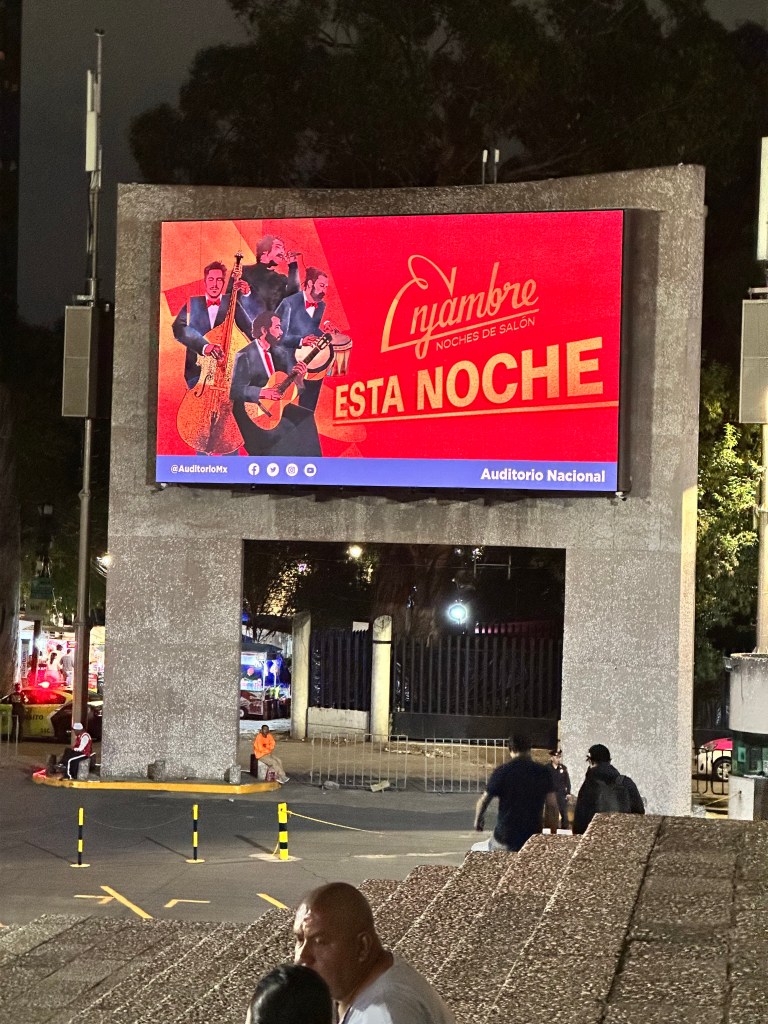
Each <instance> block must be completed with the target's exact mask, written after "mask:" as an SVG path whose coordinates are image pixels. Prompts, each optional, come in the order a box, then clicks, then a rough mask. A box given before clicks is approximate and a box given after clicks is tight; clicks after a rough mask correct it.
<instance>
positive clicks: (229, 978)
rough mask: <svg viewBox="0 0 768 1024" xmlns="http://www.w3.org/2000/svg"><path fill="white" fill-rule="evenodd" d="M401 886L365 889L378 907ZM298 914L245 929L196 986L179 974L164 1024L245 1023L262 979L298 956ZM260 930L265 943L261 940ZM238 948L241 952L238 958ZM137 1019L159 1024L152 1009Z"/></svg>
mask: <svg viewBox="0 0 768 1024" xmlns="http://www.w3.org/2000/svg"><path fill="white" fill-rule="evenodd" d="M398 884H399V883H398V882H396V881H393V880H390V879H378V878H377V879H367V880H366V881H365V882H363V883H362V885H361V886H360V888H361V890H363V891H364V892H365V893H366V896H367V898H368V900H369V902H370V903H371V906H372V908H374V909H375V908H377V907H378V906H379V905H380V904H381V903H382V902H383V901H384V900H386V899H387V897H388V896H389V895H391V893H392V892H393V891H394V890H395V889H396V888H397V886H398ZM268 915H269V921H270V924H273V925H274V927H271V928H270V929H269V931H265V924H264V923H263V922H266V920H267V918H268ZM293 918H294V912H293V911H292V910H276V911H275V912H274V913H273V912H272V911H267V913H266V914H264V915H262V917H260V918H259V919H258V920H257V921H256V922H254V924H253V925H249V926H247V929H245V928H244V929H241V935H240V936H239V937H238V938H236V939H235V941H234V942H233V943H232V944H231V949H228V950H226V951H222V953H221V955H220V956H219V957H218V958H217V961H216V962H213V963H211V964H205V965H204V966H203V968H202V969H201V971H200V972H199V976H198V977H197V978H196V979H195V983H194V985H193V986H192V987H189V986H187V984H186V982H185V980H184V978H183V976H181V975H176V976H175V978H174V981H173V982H172V983H171V985H170V987H169V988H168V995H167V998H166V999H165V1000H164V1005H166V1006H167V1007H168V1012H167V1013H166V1015H165V1016H164V1017H163V1018H162V1020H163V1024H171V1022H173V1024H176V1022H178V1024H210V1022H211V1021H214V1020H215V1021H216V1022H217V1024H218V1022H219V1021H229V1020H231V1021H232V1022H233V1024H242V1021H243V1020H244V1019H245V1007H247V1005H248V1000H249V998H250V996H251V994H252V992H253V989H254V986H255V984H256V982H257V981H258V979H259V978H260V977H261V976H262V975H264V974H266V973H267V971H270V970H272V969H273V968H274V967H277V966H278V965H279V964H282V963H285V962H286V961H291V960H293V947H294V938H293ZM259 933H260V934H261V938H262V941H261V942H258V941H256V939H257V937H258V935H259ZM237 949H240V950H241V955H240V959H239V960H237V962H235V961H236V956H235V953H236V950H237ZM219 963H222V964H225V965H226V964H228V969H227V970H222V969H219V968H218V964H219ZM171 1009H173V1013H171V1012H170V1011H171ZM134 1020H135V1024H156V1021H157V1017H154V1016H153V1014H152V1013H151V1012H150V1013H148V1014H146V1015H137V1016H136V1017H135V1018H134ZM116 1024H123V1022H122V1021H120V1022H116Z"/></svg>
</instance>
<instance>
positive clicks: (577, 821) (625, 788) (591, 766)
mask: <svg viewBox="0 0 768 1024" xmlns="http://www.w3.org/2000/svg"><path fill="white" fill-rule="evenodd" d="M587 765H588V767H587V773H586V775H585V776H584V781H583V782H582V784H581V788H580V789H579V795H578V796H577V797H576V810H575V812H574V815H573V831H574V834H575V835H577V836H580V835H582V834H583V833H584V832H586V831H587V828H588V827H589V823H590V821H592V819H593V818H594V816H595V815H596V814H617V813H620V814H645V804H644V803H643V798H642V797H641V796H640V793H639V791H638V788H637V786H636V785H635V783H634V782H633V781H632V779H630V777H629V776H628V775H621V774H620V773H619V772H618V771H617V769H616V768H614V766H613V765H612V764H611V752H610V750H609V749H608V747H606V746H605V745H604V744H602V743H594V744H593V745H592V746H591V747H590V748H589V752H588V753H587Z"/></svg>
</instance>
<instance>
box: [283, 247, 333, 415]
mask: <svg viewBox="0 0 768 1024" xmlns="http://www.w3.org/2000/svg"><path fill="white" fill-rule="evenodd" d="M327 294H328V275H327V273H326V272H325V271H324V270H320V269H318V268H317V267H307V272H306V274H305V275H304V284H303V286H302V289H301V291H300V292H297V293H296V294H295V295H289V296H288V298H286V299H283V301H282V302H281V303H280V305H279V306H278V307H277V309H276V310H275V313H276V314H277V315H278V316H279V317H280V325H281V327H282V329H283V340H282V344H283V345H284V346H285V348H287V349H289V350H291V351H293V352H295V351H296V349H297V348H301V347H302V346H304V345H305V344H311V342H312V339H313V338H320V337H322V336H323V333H324V329H323V317H324V315H325V297H326V295H327ZM328 355H329V358H328V363H329V364H330V362H331V359H332V358H333V351H332V350H330V351H329V354H328ZM321 384H322V381H321V380H308V381H307V382H306V385H305V387H304V391H303V392H302V395H301V398H300V404H301V405H303V406H304V407H305V408H306V409H310V410H311V411H312V412H314V411H315V408H316V406H317V400H318V398H319V397H320V386H321Z"/></svg>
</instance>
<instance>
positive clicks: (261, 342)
mask: <svg viewBox="0 0 768 1024" xmlns="http://www.w3.org/2000/svg"><path fill="white" fill-rule="evenodd" d="M252 333H253V341H252V342H251V343H250V344H249V345H246V347H245V348H243V349H241V350H240V351H239V352H238V353H237V355H236V357H235V366H234V370H233V371H232V387H231V388H230V392H229V396H230V398H231V399H232V409H233V412H234V416H235V420H236V422H237V425H238V427H239V428H240V433H241V434H242V435H243V445H244V447H245V450H246V452H247V453H248V454H249V455H296V456H320V455H321V454H322V452H321V449H320V438H319V436H318V433H317V427H316V425H315V418H314V414H313V412H312V410H310V409H305V408H303V407H302V406H301V405H293V404H286V406H285V407H284V408H283V410H282V413H281V418H280V422H279V424H278V425H277V426H276V427H275V428H274V429H269V430H267V429H261V428H260V427H259V426H257V425H256V423H255V422H254V421H253V420H252V419H251V418H250V417H249V416H248V413H247V412H246V409H245V403H246V402H247V403H255V405H256V406H259V405H260V403H265V402H270V403H271V402H274V401H279V400H280V398H281V394H280V392H279V391H278V390H277V388H276V387H274V386H272V387H270V386H269V381H270V380H271V379H273V378H274V376H275V374H277V375H278V376H280V375H281V374H289V373H293V372H295V373H296V376H297V378H298V380H299V387H300V388H301V386H302V384H303V380H304V377H305V376H306V373H307V366H306V364H305V363H303V362H300V361H299V362H296V360H295V358H294V354H293V351H292V350H290V349H286V348H285V347H284V346H283V345H282V344H281V339H282V335H283V331H282V327H281V324H280V319H279V317H278V316H277V313H276V312H273V311H271V310H266V311H265V312H263V313H259V315H258V316H257V317H255V319H254V321H253V328H252ZM261 408H262V409H264V408H266V407H265V406H263V405H262V406H261Z"/></svg>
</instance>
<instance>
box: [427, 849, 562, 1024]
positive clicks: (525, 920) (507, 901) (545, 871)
mask: <svg viewBox="0 0 768 1024" xmlns="http://www.w3.org/2000/svg"><path fill="white" fill-rule="evenodd" d="M578 843H579V840H578V838H576V837H564V836H557V837H549V836H546V837H545V836H534V837H533V838H532V839H530V840H529V841H528V842H527V843H526V844H525V846H524V847H523V849H522V850H521V851H520V853H519V854H518V855H517V857H516V859H515V862H514V863H513V864H512V865H511V867H510V868H509V870H508V871H507V872H505V874H504V875H502V876H501V878H500V879H499V883H498V885H497V887H496V889H495V891H494V892H493V893H492V895H491V898H490V899H489V900H488V901H487V903H486V905H485V906H484V907H483V909H481V910H480V911H479V912H478V913H477V914H476V915H475V917H474V918H472V919H470V920H468V921H466V922H465V925H464V927H463V928H462V929H461V930H460V932H459V933H458V934H457V935H456V936H455V938H454V941H453V943H452V944H451V948H450V950H449V952H448V953H447V956H446V958H445V960H444V961H442V962H441V963H440V964H439V965H438V969H437V970H436V971H435V972H434V974H433V976H432V980H433V982H434V985H435V987H436V988H437V990H438V991H439V992H440V994H441V995H442V996H443V998H444V999H445V1000H446V1002H447V1003H448V1004H449V1005H450V1006H451V1007H452V1008H453V1010H454V1013H455V1014H456V1021H457V1024H474V1022H475V1021H477V1020H478V1019H479V1018H478V1016H477V1006H478V1003H479V1002H482V1001H483V999H484V998H485V999H487V998H488V995H489V994H494V993H496V992H497V991H498V989H499V988H500V987H501V986H502V985H503V984H504V982H505V981H506V979H507V975H508V973H509V969H510V966H511V963H512V962H513V961H514V959H515V958H516V956H518V955H519V954H520V953H521V952H522V950H523V949H524V947H525V945H526V942H527V941H528V940H529V939H530V937H531V935H532V934H533V932H534V931H535V930H536V928H537V927H538V925H539V922H540V921H541V918H542V915H543V914H544V912H545V909H546V907H547V904H548V902H549V901H550V899H551V898H552V895H553V893H554V892H555V890H556V888H557V886H558V884H559V883H560V881H561V879H562V877H563V874H564V872H565V870H566V869H567V867H568V864H569V863H570V861H571V859H572V857H573V855H574V853H575V851H576V849H577V848H578Z"/></svg>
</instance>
